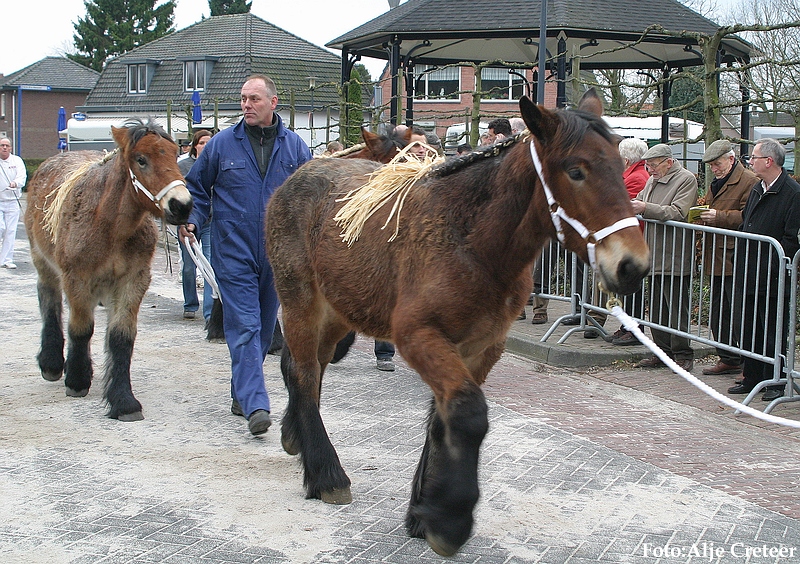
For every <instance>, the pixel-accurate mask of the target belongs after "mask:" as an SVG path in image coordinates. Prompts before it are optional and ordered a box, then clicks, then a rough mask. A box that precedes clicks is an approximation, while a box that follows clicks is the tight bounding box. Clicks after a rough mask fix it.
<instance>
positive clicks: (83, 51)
mask: <svg viewBox="0 0 800 564" xmlns="http://www.w3.org/2000/svg"><path fill="white" fill-rule="evenodd" d="M83 4H84V6H86V17H85V18H78V22H77V23H75V24H73V25H74V27H75V34H74V35H73V41H74V43H75V48H76V51H77V52H76V53H75V54H71V55H68V57H69V58H70V59H72V60H73V61H75V62H77V63H80V64H82V65H84V66H87V67H90V68H93V69H94V70H96V71H98V72H99V71H102V70H103V65H104V64H105V62H106V59H108V58H109V57H113V56H115V55H120V54H122V53H125V52H127V51H130V50H131V49H133V48H134V47H139V46H141V45H144V44H145V43H149V42H150V41H153V40H154V39H158V38H159V37H163V36H164V35H167V34H168V33H172V32H173V31H175V28H174V27H173V23H174V19H175V16H174V11H175V6H176V5H177V0H167V1H166V2H164V3H163V4H161V5H160V6H158V7H156V6H155V4H156V0H85V1H84V3H83Z"/></svg>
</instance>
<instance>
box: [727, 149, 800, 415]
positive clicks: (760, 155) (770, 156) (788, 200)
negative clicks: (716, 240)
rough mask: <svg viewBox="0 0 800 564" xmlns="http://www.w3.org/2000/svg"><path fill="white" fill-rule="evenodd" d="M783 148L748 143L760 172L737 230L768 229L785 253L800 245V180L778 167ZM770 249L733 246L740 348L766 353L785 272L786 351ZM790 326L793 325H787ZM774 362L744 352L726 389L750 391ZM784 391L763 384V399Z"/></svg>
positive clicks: (777, 271) (778, 271) (779, 272)
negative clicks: (733, 382)
mask: <svg viewBox="0 0 800 564" xmlns="http://www.w3.org/2000/svg"><path fill="white" fill-rule="evenodd" d="M785 157H786V150H785V149H784V148H783V145H781V144H780V143H778V142H777V141H775V140H774V139H762V140H760V141H759V142H758V143H756V145H755V147H754V148H753V154H752V156H751V157H750V159H749V163H750V168H752V169H753V172H754V173H755V175H756V176H757V177H758V178H759V182H757V183H756V184H755V186H753V188H752V190H751V191H750V196H749V198H748V199H747V204H745V207H744V211H742V225H741V228H740V229H741V230H742V231H744V232H745V233H758V234H760V235H769V236H770V237H772V238H774V239H776V240H777V241H778V242H779V243H780V244H781V247H783V251H784V253H785V254H786V256H788V257H789V258H790V259H791V258H792V257H793V256H794V254H795V253H796V252H797V250H798V248H800V243H798V240H797V234H798V232H799V231H800V184H798V183H797V182H796V181H795V180H794V179H793V178H792V177H791V176H789V173H788V172H786V171H785V170H784V169H783V162H784V159H785ZM773 256H774V253H772V252H770V250H769V248H768V247H767V246H766V245H765V244H763V243H760V242H758V241H750V240H747V239H740V240H739V241H738V242H737V249H736V275H737V280H736V284H735V287H736V288H737V289H739V290H741V291H743V293H744V295H743V296H742V295H739V299H738V300H737V303H741V304H742V316H737V317H739V318H740V319H743V320H744V323H742V348H744V349H745V350H750V351H753V352H756V353H760V354H764V355H766V356H771V355H773V354H774V352H775V345H776V343H775V334H776V329H777V322H778V312H779V310H778V281H779V277H780V276H785V282H786V284H785V286H784V295H783V325H782V327H781V335H780V339H781V341H780V342H781V352H782V353H783V354H784V355H785V354H786V337H787V331H788V329H789V327H788V320H789V292H790V290H791V287H790V284H789V277H788V275H787V273H785V272H784V271H783V268H782V265H780V264H778V263H777V262H776V261H774V260H771V258H770V257H773ZM792 329H793V328H792ZM772 374H773V365H772V364H770V363H767V362H762V361H760V360H755V359H752V358H748V357H745V359H744V363H743V370H742V376H743V378H742V381H741V382H738V383H737V384H736V385H735V386H733V387H732V388H729V389H728V393H729V394H749V393H750V392H751V391H752V390H753V388H755V386H756V385H757V384H758V383H759V382H762V381H764V380H771V379H772ZM782 395H783V388H782V387H780V386H777V387H774V388H767V390H766V391H765V392H764V396H763V398H762V399H763V400H764V401H772V400H774V399H777V398H779V397H780V396H782Z"/></svg>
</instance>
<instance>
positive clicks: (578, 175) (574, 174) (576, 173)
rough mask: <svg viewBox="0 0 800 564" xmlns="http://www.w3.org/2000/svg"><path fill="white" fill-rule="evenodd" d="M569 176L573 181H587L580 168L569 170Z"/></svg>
mask: <svg viewBox="0 0 800 564" xmlns="http://www.w3.org/2000/svg"><path fill="white" fill-rule="evenodd" d="M567 174H569V177H570V178H571V179H572V180H585V179H586V175H585V174H583V171H582V170H581V169H579V168H571V169H569V170H568V171H567Z"/></svg>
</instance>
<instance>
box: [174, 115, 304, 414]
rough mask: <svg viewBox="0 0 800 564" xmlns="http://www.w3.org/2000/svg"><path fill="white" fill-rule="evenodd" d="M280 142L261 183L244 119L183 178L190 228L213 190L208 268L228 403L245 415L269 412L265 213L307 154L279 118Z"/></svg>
mask: <svg viewBox="0 0 800 564" xmlns="http://www.w3.org/2000/svg"><path fill="white" fill-rule="evenodd" d="M275 117H276V119H277V120H278V129H277V137H276V138H275V145H274V147H273V149H272V156H271V158H270V161H269V166H268V168H267V173H266V175H265V176H264V178H261V174H260V173H259V170H258V163H257V161H256V157H255V155H254V153H253V149H252V147H251V146H250V140H249V139H248V138H247V133H246V132H245V129H244V121H243V120H242V121H240V122H239V123H238V124H236V125H235V126H234V127H231V128H229V129H225V130H223V131H220V132H219V133H217V134H216V135H215V136H214V137H212V138H211V140H210V141H209V142H208V144H207V145H206V147H205V149H204V150H203V152H202V153H200V156H199V157H198V159H197V162H196V163H195V164H194V166H193V167H192V170H191V171H190V172H189V175H188V176H187V177H186V185H187V187H188V188H189V192H191V194H192V198H194V208H193V210H192V213H191V216H190V217H189V220H188V222H187V223H192V224H194V225H196V226H200V225H205V223H206V220H207V219H208V213H209V210H210V206H211V204H212V202H211V193H212V192H211V188H212V186H213V187H214V191H213V209H214V221H212V222H211V246H212V248H213V249H214V252H213V253H212V257H211V264H212V266H213V267H214V272H215V274H216V277H217V283H218V285H219V291H220V296H221V299H222V305H223V311H224V326H223V328H224V331H225V340H226V342H227V344H228V350H229V351H230V354H231V397H233V398H234V399H235V400H236V401H238V402H239V405H240V406H241V408H242V411H243V412H244V414H245V415H246V416H247V418H248V419H249V418H250V414H252V413H253V412H254V411H256V410H259V409H264V410H267V411H270V404H269V395H268V394H267V389H266V386H265V385H264V372H263V369H262V365H263V363H264V359H265V358H266V355H267V351H268V350H269V345H270V342H271V341H272V332H273V330H274V329H275V321H276V319H277V314H278V296H277V293H276V292H275V286H274V283H273V277H272V268H271V267H270V264H269V261H268V260H267V254H266V247H265V242H264V214H265V211H266V207H267V202H268V201H269V198H270V196H272V193H273V192H274V191H275V189H276V188H277V187H278V186H280V185H281V184H283V182H284V181H285V180H286V179H287V178H289V176H290V175H291V174H292V173H293V172H294V171H295V170H297V168H298V167H299V166H300V165H302V164H303V163H304V162H306V161H308V160H310V159H311V151H310V150H309V148H308V146H307V145H306V144H305V143H304V142H303V140H302V139H301V138H300V136H298V135H297V134H296V133H294V132H293V131H289V130H288V129H286V128H285V127H284V126H283V122H282V121H281V118H280V116H279V115H278V114H277V113H276V114H275Z"/></svg>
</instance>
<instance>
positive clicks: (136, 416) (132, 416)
mask: <svg viewBox="0 0 800 564" xmlns="http://www.w3.org/2000/svg"><path fill="white" fill-rule="evenodd" d="M143 419H144V415H142V412H141V411H135V412H133V413H126V414H124V415H120V416H119V417H117V420H119V421H142V420H143Z"/></svg>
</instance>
